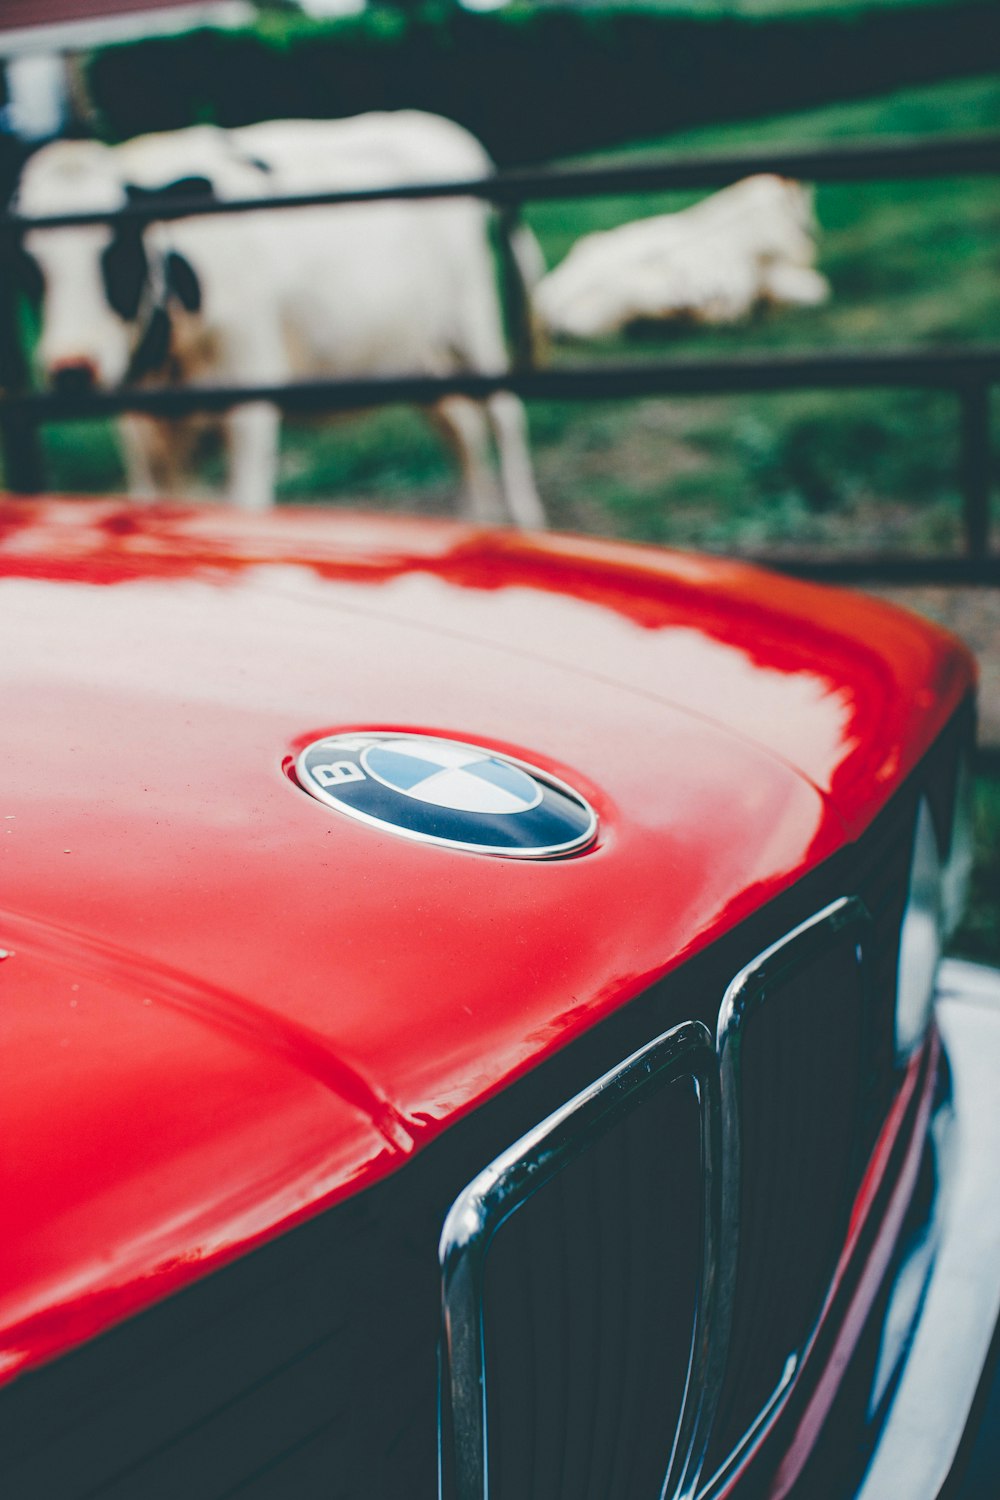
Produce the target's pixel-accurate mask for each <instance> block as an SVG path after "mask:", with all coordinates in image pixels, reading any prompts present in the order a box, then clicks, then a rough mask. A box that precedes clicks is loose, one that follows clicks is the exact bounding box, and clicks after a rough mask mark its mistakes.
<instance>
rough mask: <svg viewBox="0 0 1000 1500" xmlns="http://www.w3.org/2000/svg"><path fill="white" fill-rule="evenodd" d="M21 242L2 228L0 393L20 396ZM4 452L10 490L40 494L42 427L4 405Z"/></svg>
mask: <svg viewBox="0 0 1000 1500" xmlns="http://www.w3.org/2000/svg"><path fill="white" fill-rule="evenodd" d="M16 254H17V242H16V240H15V237H14V235H13V233H11V232H9V231H8V232H7V233H4V232H3V229H2V227H0V391H3V392H4V393H5V394H7V395H20V394H21V393H22V392H24V391H26V390H27V388H28V361H27V359H26V357H25V353H24V345H23V343H22V341H21V324H20V318H19V316H18V314H19V311H20V309H19V306H18V291H17V278H16V275H15V271H16ZM0 453H2V455H3V468H4V477H5V482H6V486H7V489H8V490H11V491H13V493H14V494H16V495H37V494H39V492H40V491H41V490H42V489H44V487H45V475H44V465H43V463H42V448H41V443H40V442H39V437H38V428H37V426H36V425H35V423H34V422H33V421H32V420H31V418H30V417H29V416H27V415H26V414H24V413H20V412H9V411H5V410H3V408H2V406H0Z"/></svg>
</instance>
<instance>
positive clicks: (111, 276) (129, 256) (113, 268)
mask: <svg viewBox="0 0 1000 1500" xmlns="http://www.w3.org/2000/svg"><path fill="white" fill-rule="evenodd" d="M148 270H149V263H148V262H147V260H146V251H145V249H144V248H143V243H142V231H141V230H140V229H139V228H137V227H136V226H132V225H124V226H123V227H122V228H120V229H119V230H118V232H117V234H116V235H115V237H114V239H113V240H112V241H111V244H110V245H109V246H108V248H107V249H106V250H105V251H104V253H103V254H102V256H101V274H102V276H103V277H104V292H105V295H106V297H107V299H108V304H109V306H110V307H111V308H112V309H113V311H114V312H116V313H117V314H118V316H119V317H120V318H125V319H126V320H130V319H132V318H134V317H135V315H136V313H137V312H138V311H139V303H140V302H141V300H142V289H143V287H144V286H145V284H146V275H147V273H148Z"/></svg>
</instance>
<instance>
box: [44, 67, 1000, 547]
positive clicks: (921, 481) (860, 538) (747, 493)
mask: <svg viewBox="0 0 1000 1500" xmlns="http://www.w3.org/2000/svg"><path fill="white" fill-rule="evenodd" d="M998 120H1000V80H998V79H996V78H987V79H979V80H972V81H966V82H962V83H957V84H942V85H937V86H935V87H932V88H923V89H918V90H911V91H907V92H905V93H901V94H898V95H894V96H892V97H889V98H883V99H878V100H874V101H866V102H863V103H852V104H847V105H839V106H835V107H829V108H824V109H821V110H815V111H811V112H809V113H805V114H801V115H795V116H785V117H782V118H780V119H773V120H765V121H761V122H759V123H758V124H756V125H755V126H753V127H752V128H750V127H746V126H727V127H724V128H716V129H711V130H707V129H701V130H697V131H690V132H686V133H685V134H683V135H679V136H674V137H672V138H670V139H666V140H662V141H657V142H652V143H646V144H644V145H642V146H641V147H636V148H634V149H633V151H632V153H630V154H631V155H632V156H633V157H636V156H641V155H646V154H655V153H656V152H658V151H661V150H663V149H690V150H698V149H712V148H725V147H728V146H740V147H747V146H749V145H751V144H760V145H767V144H783V143H803V142H810V141H825V140H833V139H838V138H841V139H843V138H861V137H867V136H871V135H873V134H878V133H889V134H939V133H944V132H953V131H962V130H976V129H986V128H990V127H994V126H995V125H996V124H997V122H998ZM691 197H692V195H690V194H689V195H684V196H679V195H654V196H653V197H648V196H647V197H644V198H640V197H634V198H614V199H601V200H588V201H584V202H574V203H559V204H550V205H532V206H531V207H530V209H529V212H528V217H529V219H530V222H531V224H532V226H533V228H534V229H535V230H536V232H537V234H538V236H539V238H540V240H541V242H542V245H543V248H544V250H545V254H546V257H547V259H548V262H549V264H554V263H555V262H556V261H557V260H558V259H560V258H561V256H562V255H563V254H564V253H565V252H566V250H567V249H568V247H569V246H570V244H572V242H573V241H574V240H575V239H576V238H578V237H579V235H580V234H583V233H586V232H588V231H589V230H592V229H597V228H606V227H610V226H611V225H613V224H617V223H621V222H624V221H625V220H628V219H632V218H636V217H641V216H643V215H645V214H650V213H655V212H660V211H663V210H666V209H669V208H676V207H680V206H683V204H684V203H686V202H689V201H691ZM817 212H818V216H819V220H820V224H821V240H820V251H821V267H822V269H823V270H824V272H825V273H826V275H827V276H828V277H829V278H830V281H831V283H832V286H833V296H832V299H831V301H830V303H829V304H828V305H827V306H826V307H823V308H818V309H815V310H809V311H792V312H785V313H780V314H777V313H776V314H772V315H770V316H766V317H760V318H758V319H755V320H753V321H752V322H750V323H749V324H746V325H744V326H741V327H738V328H733V329H724V330H723V329H716V330H696V329H677V330H673V331H669V332H666V333H659V334H657V335H656V336H655V337H647V338H644V339H642V340H641V341H628V342H627V341H625V340H609V341H604V342H603V343H602V344H601V345H599V346H598V345H596V344H595V345H594V346H592V347H583V348H574V349H567V348H559V349H556V350H554V351H553V354H552V358H553V359H554V360H556V361H558V362H559V363H564V362H566V363H569V362H571V361H573V360H580V359H585V360H588V361H589V360H592V359H595V358H602V357H610V358H622V357H628V358H642V357H656V358H659V357H663V355H664V353H669V352H677V353H685V354H704V355H720V354H724V353H725V352H727V351H730V350H740V351H747V350H754V349H775V348H789V347H804V348H830V347H845V348H859V347H876V346H886V345H894V346H898V345H904V344H908V343H911V342H913V343H919V344H924V345H926V344H935V343H938V344H941V343H953V342H958V341H973V340H989V339H997V338H1000V299H998V297H997V290H998V286H1000V194H998V193H997V191H996V183H995V181H993V180H989V179H965V180H962V179H953V180H946V181H941V182H924V183H919V182H918V183H888V184H881V183H880V184H871V185H848V186H837V187H824V188H821V189H819V191H818V192H817ZM955 417H956V413H955V406H954V402H953V401H952V400H951V399H950V398H948V397H946V396H940V395H935V394H923V393H913V392H893V391H886V392H861V393H836V394H826V393H822V392H820V393H812V392H799V393H792V394H788V395H780V396H762V397H739V398H724V399H723V398H712V399H693V398H692V399H676V398H675V399H671V400H663V399H648V400H642V401H635V402H628V403H612V402H607V403H601V404H598V405H596V406H595V405H587V406H582V405H581V406H576V405H571V404H560V405H544V406H542V405H539V406H536V407H535V408H534V409H533V411H532V413H531V421H532V436H533V441H534V446H535V451H536V455H537V462H538V468H539V476H540V483H541V488H542V492H543V495H544V497H545V499H546V503H547V505H548V507H549V510H550V514H551V517H552V521H553V524H555V525H557V526H560V527H565V528H569V529H573V530H582V531H590V532H599V533H605V534H611V535H624V536H629V537H634V538H638V539H646V540H650V541H657V542H665V543H676V544H679V545H696V546H703V547H709V548H716V549H724V550H732V549H736V550H739V549H741V548H752V547H760V546H767V545H774V546H777V547H780V546H783V545H792V544H795V545H798V544H803V543H805V544H810V545H812V544H815V543H822V542H825V541H830V542H832V543H834V544H836V545H839V546H845V545H856V546H858V547H870V546H873V545H883V544H884V545H887V546H899V547H902V546H909V547H914V548H923V549H932V548H939V547H941V546H951V545H953V544H955V545H957V541H958V515H959V510H958V497H957V493H956V485H955V457H956V441H957V428H956V420H955ZM48 449H49V453H50V458H51V472H52V477H53V480H54V482H55V484H56V485H57V486H58V487H60V488H67V489H74V490H80V489H84V490H89V489H106V488H108V487H110V486H113V485H115V484H118V483H120V482H121V475H120V470H119V467H118V463H117V458H116V454H115V446H114V442H113V438H112V437H111V435H110V433H108V432H107V431H94V430H93V429H90V430H86V429H83V428H81V427H79V426H78V427H76V428H74V429H71V430H68V429H61V430H53V431H52V432H51V433H50V434H49V437H48ZM452 491H453V476H452V474H451V471H450V469H449V466H448V463H447V460H446V458H445V456H444V455H443V453H442V451H441V449H440V447H439V445H438V442H437V439H436V437H435V436H434V435H433V434H432V433H430V432H429V430H428V429H427V427H426V424H425V423H424V422H423V421H422V420H421V419H420V418H419V417H418V416H416V415H415V414H414V413H411V412H406V411H383V412H380V413H376V414H372V415H370V416H367V417H363V418H356V419H352V420H350V421H345V422H342V423H338V424H331V425H330V426H328V427H326V428H315V427H310V428H302V429H298V430H296V429H292V430H290V431H289V432H288V433H287V434H286V439H285V444H284V453H283V465H282V477H281V484H280V494H281V497H282V499H285V500H296V501H313V500H317V501H328V502H332V503H342V504H357V503H359V502H361V503H365V504H377V505H379V506H382V507H389V508H407V509H417V510H421V511H432V512H433V511H446V510H448V509H449V508H450V505H451V503H452Z"/></svg>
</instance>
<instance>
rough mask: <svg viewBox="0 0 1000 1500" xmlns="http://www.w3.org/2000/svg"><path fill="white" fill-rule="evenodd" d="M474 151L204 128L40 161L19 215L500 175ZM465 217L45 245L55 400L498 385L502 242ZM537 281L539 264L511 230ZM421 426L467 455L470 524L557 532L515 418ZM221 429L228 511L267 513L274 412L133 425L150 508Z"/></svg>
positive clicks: (443, 143)
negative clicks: (287, 386) (344, 382)
mask: <svg viewBox="0 0 1000 1500" xmlns="http://www.w3.org/2000/svg"><path fill="white" fill-rule="evenodd" d="M491 171H492V166H491V163H490V161H489V158H488V157H487V155H486V153H485V152H484V151H483V149H482V147H481V146H480V145H479V143H478V142H477V141H476V140H475V139H474V137H472V136H471V135H469V134H468V132H467V131H465V130H463V129H462V128H461V127H459V126H457V125H455V124H453V123H452V122H450V121H447V120H443V119H441V118H439V117H437V116H434V115H428V114H424V113H422V112H419V111H412V110H411V111H399V112H397V113H392V114H368V115H360V116H358V117H356V118H354V119H350V120H332V121H320V120H274V121H268V122H264V123H262V124H259V125H252V126H248V127H245V128H242V129H236V130H220V129H216V128H214V127H208V126H195V127H192V128H190V129H187V130H179V131H173V132H169V133H165V134H161V135H152V136H143V137H139V138H137V139H135V140H133V141H128V142H126V143H124V144H123V145H121V146H116V147H111V146H106V145H102V144H101V143H99V142H96V141H60V142H55V143H54V144H52V145H49V146H46V147H44V148H43V149H42V150H41V151H39V152H37V153H36V154H35V155H34V156H33V157H32V158H31V159H30V160H29V161H28V162H27V164H26V166H25V168H24V171H23V173H22V176H21V181H20V184H19V190H18V199H17V207H18V210H19V212H20V213H21V214H23V215H24V216H26V217H29V218H31V217H42V216H45V215H49V214H57V213H73V212H81V213H82V212H87V211H93V210H98V211H103V210H106V209H107V210H114V209H119V208H121V207H124V206H126V205H127V204H128V203H129V202H130V201H135V200H137V199H138V200H139V201H144V200H145V201H147V203H148V200H149V198H150V195H152V194H158V193H163V192H171V193H173V194H174V195H175V196H181V195H184V196H191V195H196V194H209V193H210V194H212V195H214V197H216V198H217V199H219V200H225V199H236V198H252V197H261V198H266V197H274V196H281V195H294V194H306V193H311V192H327V191H331V192H334V191H344V190H350V189H354V188H367V187H382V186H386V187H389V186H399V185H403V184H406V183H416V182H449V181H461V180H463V179H469V178H476V177H482V176H487V175H489V173H490V172H491ZM491 213H492V210H491V209H490V208H489V206H488V205H486V204H485V203H483V202H481V201H479V200H476V199H471V198H444V199H440V200H430V201H423V202H416V201H405V200H388V201H384V202H379V203H371V204H350V205H343V206H335V207H313V208H294V209H286V210H281V211H271V212H268V211H266V210H261V212H259V213H256V212H253V211H250V212H246V213H241V214H238V215H218V216H215V215H208V216H204V217H194V218H187V219H183V220H174V221H165V222H163V221H161V222H158V223H157V222H153V223H150V224H148V225H147V226H146V227H142V226H141V225H139V224H138V223H137V222H135V221H132V222H124V221H123V222H119V223H118V224H117V225H95V226H82V225H74V226H72V227H67V228H62V229H59V228H53V229H34V230H29V231H28V233H27V234H26V235H25V239H24V248H25V250H26V252H27V253H28V254H29V255H30V256H31V257H32V258H33V259H34V261H35V262H36V263H37V266H38V268H39V269H40V271H41V273H42V277H43V280H44V285H45V294H44V303H43V311H42V327H41V335H40V340H39V349H38V356H39V361H40V364H41V367H42V370H43V372H44V374H45V375H46V377H47V378H48V379H49V380H50V381H51V382H52V383H53V385H54V386H55V387H56V388H57V389H58V388H60V387H62V388H64V389H76V390H81V389H87V388H96V389H113V388H115V387H116V386H118V385H120V384H121V383H122V382H124V381H128V380H142V381H143V382H144V383H145V384H171V385H173V384H184V385H199V384H200V385H213V384H216V385H217V384H230V383H231V384H250V385H270V384H279V383H284V382H287V381H293V380H308V379H322V378H336V377H345V378H346V377H350V376H379V375H384V376H391V375H448V374H453V373H456V372H478V373H482V374H503V373H504V372H505V371H506V370H507V369H508V368H509V363H508V356H507V350H506V343H505V338H504V332H503V316H502V309H501V304H500V299H499V295H498V291H497V287H496V281H495V274H494V264H493V256H492V250H491V245H490V237H489V227H490V216H491ZM515 236H516V238H515V244H514V249H515V253H516V254H518V253H519V260H520V263H521V264H522V265H523V266H525V267H526V266H527V265H528V262H529V260H530V258H531V256H532V254H533V253H537V251H536V250H535V247H533V245H532V242H531V241H530V238H529V237H528V236H527V232H526V231H524V230H520V231H515ZM429 415H430V416H431V417H432V419H433V420H434V421H435V423H436V424H437V425H438V426H439V427H440V429H441V430H442V431H443V433H444V435H445V437H446V439H447V440H448V442H449V444H450V446H451V447H452V448H453V450H454V452H455V454H456V457H457V460H458V463H459V467H460V470H461V474H462V508H463V511H464V513H465V514H466V515H468V516H469V517H470V518H472V519H476V520H481V521H483V520H485V521H488V520H492V519H495V518H496V517H497V514H498V505H497V492H496V485H495V482H494V478H493V474H492V471H491V466H490V444H491V438H492V440H493V442H494V443H495V446H496V453H497V458H498V460H499V468H500V479H501V489H502V493H503V502H504V505H505V508H506V515H507V517H508V518H509V519H510V520H512V521H513V522H515V523H516V524H518V525H522V526H537V525H544V512H543V509H542V506H541V502H540V500H539V497H538V493H537V490H536V488H535V482H534V477H533V472H532V465H531V459H530V454H529V449H528V442H527V425H526V420H525V414H524V409H523V407H522V405H521V403H520V402H519V401H518V400H517V399H516V398H515V397H514V396H512V395H510V394H507V393H499V394H497V395H494V396H492V397H490V398H489V399H488V400H486V401H485V402H483V403H478V402H474V401H471V400H469V399H467V398H464V397H460V396H446V397H443V398H442V399H440V400H439V401H437V402H435V403H434V405H433V406H432V407H431V408H430V412H429ZM213 424H221V426H222V428H223V432H224V436H225V439H226V443H227V448H228V458H229V473H228V492H229V497H230V499H231V500H232V501H233V503H234V504H236V505H239V506H241V507H243V508H244V509H248V510H260V509H264V508H266V507H267V506H268V505H270V504H271V503H272V500H273V496H274V484H275V476H276V466H277V453H278V438H279V428H280V414H279V412H278V411H277V409H276V408H275V407H273V406H272V405H270V404H268V403H263V402H257V403H252V404H248V405H244V406H241V407H237V408H236V409H234V410H233V411H232V412H231V413H227V414H226V415H225V416H222V417H219V418H206V417H200V418H196V419H185V420H184V421H175V420H171V421H167V420H164V419H161V418H155V417H150V416H145V415H143V416H140V415H129V416H126V417H123V418H122V421H121V433H122V440H123V448H124V454H125V461H126V468H127V473H128V481H129V488H130V491H131V493H132V494H133V495H134V496H135V497H136V498H137V499H139V498H150V497H152V496H154V495H163V494H169V493H171V492H173V493H177V492H178V491H183V490H184V489H185V487H186V486H187V484H188V483H189V475H190V466H191V458H192V445H193V441H194V438H195V437H196V435H197V433H198V432H199V430H202V429H204V428H205V427H206V426H211V425H213Z"/></svg>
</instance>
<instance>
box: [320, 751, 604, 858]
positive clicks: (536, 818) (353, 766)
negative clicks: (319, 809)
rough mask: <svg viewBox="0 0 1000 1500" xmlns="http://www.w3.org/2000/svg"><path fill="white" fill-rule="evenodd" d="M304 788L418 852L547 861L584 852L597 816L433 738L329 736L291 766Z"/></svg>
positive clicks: (527, 773)
mask: <svg viewBox="0 0 1000 1500" xmlns="http://www.w3.org/2000/svg"><path fill="white" fill-rule="evenodd" d="M296 771H297V774H298V779H299V782H300V783H301V785H302V786H303V788H304V789H305V790H306V791H307V792H309V793H310V794H311V795H312V796H313V797H315V798H317V800H318V801H320V802H325V803H327V804H328V805H329V806H331V807H335V808H337V809H338V811H340V812H342V813H346V814H347V815H348V817H352V818H357V819H359V820H360V821H361V822H364V823H371V824H374V825H376V826H377V827H380V828H384V829H387V830H388V831H390V832H392V833H398V834H401V835H402V836H403V837H404V838H411V839H419V840H421V841H423V842H425V843H432V844H445V845H447V846H449V847H451V848H453V849H467V850H472V851H474V852H476V853H480V854H501V855H507V856H508V857H513V858H520V859H549V858H552V857H553V856H556V855H560V854H569V853H572V852H573V851H574V850H577V849H582V848H583V847H584V846H585V845H586V844H588V843H590V842H591V841H592V839H593V837H594V834H595V833H596V831H597V816H596V814H595V813H594V811H593V809H592V808H591V807H590V805H589V803H587V802H586V801H585V800H584V799H583V797H581V796H580V795H579V793H578V792H575V791H573V789H572V788H571V787H568V786H567V785H566V784H565V782H562V781H559V780H558V779H557V778H556V777H554V776H550V775H548V774H547V773H546V772H543V771H539V770H537V769H536V768H535V767H533V766H529V765H526V764H524V763H523V762H521V761H516V760H512V759H511V758H510V757H509V756H506V755H498V754H497V753H496V752H495V751H492V750H483V749H480V748H479V747H478V746H476V745H465V744H461V743H459V742H458V741H457V740H444V739H439V738H437V737H436V736H434V735H422V734H388V733H386V732H384V731H382V732H377V733H376V732H373V733H354V734H337V735H331V736H328V737H327V738H326V739H322V740H316V741H314V743H313V744H311V745H308V746H307V747H306V749H305V750H303V751H302V753H301V755H300V756H299V758H298V761H297V763H296Z"/></svg>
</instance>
